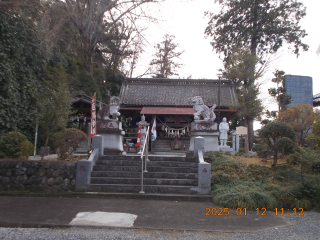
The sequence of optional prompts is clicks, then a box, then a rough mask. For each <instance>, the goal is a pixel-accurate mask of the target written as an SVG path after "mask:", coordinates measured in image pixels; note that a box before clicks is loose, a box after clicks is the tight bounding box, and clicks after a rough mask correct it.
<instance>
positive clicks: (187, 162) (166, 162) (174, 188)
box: [86, 156, 198, 194]
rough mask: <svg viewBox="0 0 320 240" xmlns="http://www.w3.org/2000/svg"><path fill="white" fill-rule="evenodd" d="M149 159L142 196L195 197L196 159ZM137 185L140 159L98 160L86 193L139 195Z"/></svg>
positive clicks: (104, 158)
mask: <svg viewBox="0 0 320 240" xmlns="http://www.w3.org/2000/svg"><path fill="white" fill-rule="evenodd" d="M149 159H150V161H148V162H147V170H148V172H146V173H144V180H143V182H144V191H145V193H152V194H197V191H196V190H195V188H197V186H198V163H197V159H196V158H187V157H155V156H150V157H149ZM140 184H141V158H140V156H101V157H100V158H99V159H98V161H97V162H96V165H95V166H94V167H93V170H92V172H91V181H90V184H88V185H87V189H86V191H90V192H117V193H139V191H140V190H141V185H140Z"/></svg>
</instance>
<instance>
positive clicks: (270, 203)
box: [212, 182, 277, 210]
mask: <svg viewBox="0 0 320 240" xmlns="http://www.w3.org/2000/svg"><path fill="white" fill-rule="evenodd" d="M212 194H213V202H214V203H215V204H217V205H220V206H223V207H229V208H247V209H248V210H254V209H256V208H267V209H270V210H271V209H273V208H274V207H276V206H277V201H276V199H275V198H274V197H273V196H272V195H271V194H268V193H267V192H265V191H263V189H261V188H260V187H258V186H255V185H254V184H252V183H249V182H242V183H241V184H238V185H236V186H232V187H225V186H221V187H219V188H217V189H216V190H214V191H213V192H212Z"/></svg>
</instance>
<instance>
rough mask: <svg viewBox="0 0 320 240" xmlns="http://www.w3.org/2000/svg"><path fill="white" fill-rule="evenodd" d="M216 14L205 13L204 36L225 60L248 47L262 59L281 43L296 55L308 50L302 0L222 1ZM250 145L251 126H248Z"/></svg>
mask: <svg viewBox="0 0 320 240" xmlns="http://www.w3.org/2000/svg"><path fill="white" fill-rule="evenodd" d="M219 3H220V4H221V5H222V8H221V10H220V12H219V13H218V14H214V13H211V12H206V13H205V15H206V16H207V17H208V18H209V22H208V26H207V27H206V29H205V35H206V36H207V37H211V38H212V42H211V45H212V46H213V48H214V50H215V51H216V52H217V53H223V54H224V56H225V60H227V59H228V58H229V57H230V55H231V54H232V50H233V49H234V48H243V47H248V48H249V49H250V51H251V54H252V55H257V56H259V57H260V58H261V59H263V57H264V55H265V54H266V53H275V52H277V51H278V49H279V48H280V47H281V46H282V44H283V42H287V43H288V44H289V45H290V46H291V45H293V53H294V54H296V55H297V56H298V55H299V52H300V50H301V49H302V50H304V51H306V50H308V45H306V44H304V43H302V42H301V39H302V38H304V37H305V36H306V35H307V34H306V32H305V30H302V29H301V27H300V26H299V22H300V20H301V19H302V18H303V17H304V16H305V15H306V9H305V7H304V6H303V4H302V3H300V2H297V1H296V0H285V1H278V0H255V1H248V0H225V1H219ZM249 135H250V140H251V141H250V146H251V145H252V142H253V141H252V140H253V125H252V124H250V129H249Z"/></svg>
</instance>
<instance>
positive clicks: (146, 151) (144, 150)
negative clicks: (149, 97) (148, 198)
mask: <svg viewBox="0 0 320 240" xmlns="http://www.w3.org/2000/svg"><path fill="white" fill-rule="evenodd" d="M149 128H150V127H149V126H148V129H147V134H146V138H145V141H144V143H143V148H142V153H141V191H140V192H139V193H145V192H144V191H143V173H144V172H148V171H147V161H149V159H148V157H149ZM143 156H144V157H145V159H144V170H143Z"/></svg>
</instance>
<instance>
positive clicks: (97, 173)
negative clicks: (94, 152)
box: [91, 171, 198, 179]
mask: <svg viewBox="0 0 320 240" xmlns="http://www.w3.org/2000/svg"><path fill="white" fill-rule="evenodd" d="M140 176H141V172H117V171H108V172H107V171H93V172H92V173H91V177H119V178H120V177H123V178H140ZM143 177H145V178H167V179H197V177H198V174H197V173H172V172H144V173H143Z"/></svg>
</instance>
